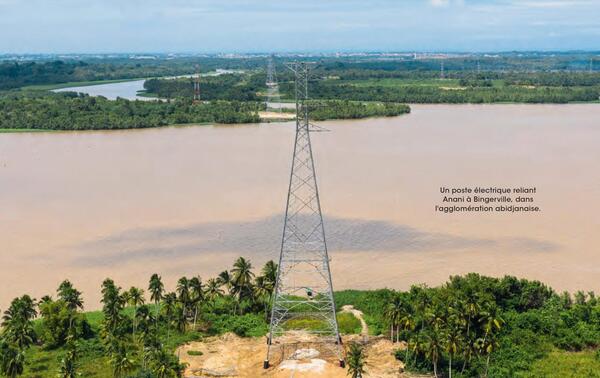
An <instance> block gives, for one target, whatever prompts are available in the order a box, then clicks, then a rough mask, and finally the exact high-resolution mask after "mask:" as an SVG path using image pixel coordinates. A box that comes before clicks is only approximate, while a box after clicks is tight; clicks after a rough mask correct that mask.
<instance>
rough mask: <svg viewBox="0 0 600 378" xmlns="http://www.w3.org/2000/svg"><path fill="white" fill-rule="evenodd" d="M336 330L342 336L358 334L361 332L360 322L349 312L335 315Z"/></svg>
mask: <svg viewBox="0 0 600 378" xmlns="http://www.w3.org/2000/svg"><path fill="white" fill-rule="evenodd" d="M337 321H338V328H339V329H340V333H341V334H343V335H353V334H358V333H360V331H361V330H362V325H361V324H360V320H359V319H358V318H357V317H356V316H354V314H352V313H350V312H340V313H338V314H337Z"/></svg>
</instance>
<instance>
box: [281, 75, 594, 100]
mask: <svg viewBox="0 0 600 378" xmlns="http://www.w3.org/2000/svg"><path fill="white" fill-rule="evenodd" d="M475 85H480V84H475ZM280 88H281V90H282V93H284V94H285V95H286V96H288V97H290V96H292V93H293V85H292V84H289V83H283V84H282V85H281V86H280ZM310 93H311V97H312V98H315V99H332V98H335V99H339V100H351V101H380V102H396V103H422V104H427V103H448V104H464V103H474V104H477V103H497V102H515V103H532V104H542V103H559V104H562V103H568V102H578V101H580V102H590V101H598V99H599V98H600V86H591V87H534V88H529V87H525V86H502V87H491V84H489V82H488V83H487V84H486V83H483V86H469V87H462V88H445V87H443V86H439V87H438V86H425V85H418V84H417V85H398V86H394V87H389V86H378V85H376V84H374V85H371V86H359V85H353V84H352V83H351V82H347V81H345V82H340V83H337V82H336V81H335V80H331V81H315V82H314V83H313V84H312V85H311V92H310Z"/></svg>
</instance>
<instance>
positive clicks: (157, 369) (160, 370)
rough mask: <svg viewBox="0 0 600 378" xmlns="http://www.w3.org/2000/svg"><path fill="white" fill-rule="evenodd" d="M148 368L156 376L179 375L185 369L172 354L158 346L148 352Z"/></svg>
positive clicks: (163, 377)
mask: <svg viewBox="0 0 600 378" xmlns="http://www.w3.org/2000/svg"><path fill="white" fill-rule="evenodd" d="M149 359H150V368H151V370H152V373H154V374H155V375H156V377H157V378H171V377H181V376H182V375H183V371H184V369H185V365H184V364H180V363H179V362H178V361H177V360H176V359H175V358H174V356H173V355H172V354H170V353H167V352H165V351H164V350H163V349H161V348H159V349H156V350H154V351H152V352H151V353H150V356H149Z"/></svg>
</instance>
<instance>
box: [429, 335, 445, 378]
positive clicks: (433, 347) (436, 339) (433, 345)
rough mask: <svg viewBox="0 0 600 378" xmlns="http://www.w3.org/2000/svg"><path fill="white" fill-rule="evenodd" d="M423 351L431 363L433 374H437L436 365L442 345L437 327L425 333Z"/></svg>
mask: <svg viewBox="0 0 600 378" xmlns="http://www.w3.org/2000/svg"><path fill="white" fill-rule="evenodd" d="M426 340H427V342H426V349H425V353H426V355H427V357H428V358H429V360H431V362H432V363H433V375H435V376H436V378H437V376H438V374H437V365H438V361H439V360H440V355H441V354H442V350H443V346H442V342H441V340H440V333H439V331H438V330H437V329H434V330H433V331H432V332H431V333H430V334H429V335H427V339H426Z"/></svg>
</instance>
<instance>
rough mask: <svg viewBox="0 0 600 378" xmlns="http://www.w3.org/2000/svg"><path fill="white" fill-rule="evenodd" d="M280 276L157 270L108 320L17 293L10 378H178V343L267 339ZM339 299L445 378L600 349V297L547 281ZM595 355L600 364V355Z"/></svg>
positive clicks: (7, 348) (69, 299)
mask: <svg viewBox="0 0 600 378" xmlns="http://www.w3.org/2000/svg"><path fill="white" fill-rule="evenodd" d="M276 275H277V264H275V263H274V262H272V261H269V262H267V263H266V264H265V265H264V266H263V267H262V269H261V270H260V273H255V272H254V269H253V266H252V264H251V262H250V261H249V260H247V259H245V258H242V257H240V258H238V259H237V260H236V261H235V262H234V264H233V267H232V268H231V269H230V270H225V271H223V272H221V273H220V274H218V275H217V276H216V277H214V278H211V279H208V280H206V281H203V280H202V279H201V278H200V277H198V276H195V277H190V278H188V277H181V278H180V279H179V280H178V281H177V284H176V286H175V289H174V290H173V291H168V290H166V288H165V285H164V282H163V280H162V278H161V277H160V276H159V275H158V274H153V275H152V276H151V277H150V279H149V282H148V286H147V289H146V290H143V289H142V288H138V287H131V288H129V289H123V288H121V287H119V286H118V285H117V284H116V283H115V282H114V281H113V280H112V279H110V278H107V279H105V280H104V281H103V282H102V285H101V294H102V300H101V303H102V311H101V312H99V313H93V312H92V313H83V312H82V311H83V308H84V307H83V306H84V304H83V299H82V293H81V292H80V291H78V290H77V289H76V288H75V287H74V286H73V285H72V283H71V282H69V281H68V280H65V281H64V282H62V283H61V284H60V286H59V287H58V289H57V291H56V298H53V297H51V296H44V297H42V298H41V299H40V300H36V299H33V298H31V297H30V296H29V295H23V296H21V297H17V298H15V299H14V300H13V301H12V302H11V304H10V306H9V308H7V309H6V310H5V311H4V315H3V317H2V323H1V327H2V328H1V331H0V374H4V375H5V376H8V377H12V378H14V377H18V376H20V375H22V374H25V373H27V372H32V371H39V369H40V365H39V364H40V363H39V361H37V360H36V356H38V354H39V353H40V352H41V351H44V353H47V354H48V353H51V355H52V356H53V358H56V359H57V360H58V363H57V364H56V369H55V370H56V371H50V372H47V374H49V375H39V376H50V375H56V374H58V376H59V377H68V378H71V377H75V376H78V374H84V373H87V374H91V372H96V373H98V372H99V371H102V372H104V374H110V375H112V376H114V377H132V378H133V377H135V378H152V377H160V378H167V377H179V376H181V374H182V372H183V369H184V366H183V365H182V364H181V363H180V362H179V360H178V358H177V356H176V355H175V354H174V351H175V349H176V347H177V346H178V345H180V344H182V343H185V342H187V341H190V340H198V338H199V337H201V336H202V335H217V334H222V333H224V332H234V333H236V334H237V335H239V336H242V337H249V336H253V337H258V336H264V335H265V334H266V333H267V330H268V322H269V315H270V303H271V297H272V294H273V291H274V288H275V282H276ZM334 299H335V302H336V306H337V307H338V308H340V307H341V306H342V305H346V304H352V305H354V306H355V308H357V309H359V310H361V311H363V312H364V314H365V320H366V321H367V323H368V325H369V329H370V330H371V332H372V333H374V334H376V335H377V334H380V335H385V336H386V337H388V338H389V339H390V340H391V341H392V342H394V343H397V345H398V347H397V351H396V358H397V359H399V360H401V361H403V362H404V364H405V369H407V370H409V371H414V372H425V373H433V374H434V375H435V376H438V377H441V376H448V377H451V376H456V377H488V376H489V377H506V376H513V375H515V374H517V373H523V372H527V371H528V369H529V368H530V367H531V365H532V364H533V363H534V362H535V361H536V360H539V359H541V358H543V357H544V356H547V355H548V354H549V353H550V352H551V351H552V350H563V351H581V350H593V349H597V348H598V347H600V301H599V300H598V299H597V298H596V296H595V295H594V293H593V292H588V293H584V292H581V291H580V292H577V293H575V295H571V294H569V293H566V292H565V293H562V294H558V293H556V292H555V291H554V290H552V289H551V288H549V287H547V286H546V285H544V284H542V283H540V282H539V281H529V280H524V279H517V278H515V277H512V276H505V277H503V278H491V277H485V276H480V275H478V274H475V273H471V274H468V275H466V276H453V277H451V278H450V280H449V281H448V282H447V283H445V284H444V285H442V286H439V287H435V288H430V287H427V286H425V285H414V286H412V287H411V288H410V289H409V290H407V291H395V290H390V289H382V290H375V291H356V290H345V291H341V292H336V293H335V294H334ZM338 319H339V318H338ZM340 326H341V327H342V329H343V328H345V327H343V325H342V324H340ZM359 329H360V327H359ZM596 356H597V357H596V358H597V360H598V364H600V352H597V353H596ZM46 358H47V357H46ZM346 359H347V363H348V368H349V372H350V374H351V376H354V377H360V376H362V375H363V374H365V372H366V373H368V365H367V364H366V361H367V357H366V355H365V354H364V348H362V347H361V346H360V345H358V344H349V345H348V346H347V350H346ZM41 366H45V365H41ZM28 374H29V373H28Z"/></svg>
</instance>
